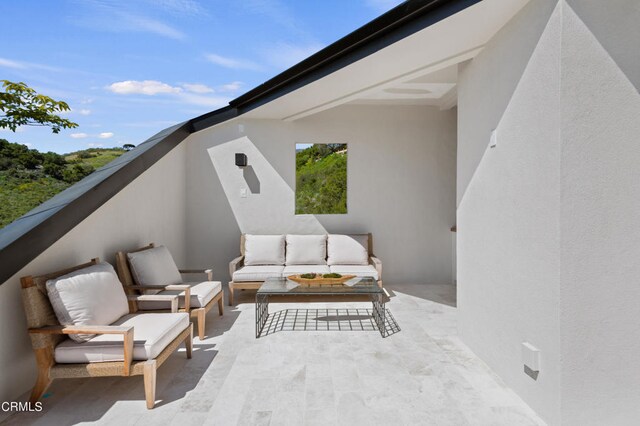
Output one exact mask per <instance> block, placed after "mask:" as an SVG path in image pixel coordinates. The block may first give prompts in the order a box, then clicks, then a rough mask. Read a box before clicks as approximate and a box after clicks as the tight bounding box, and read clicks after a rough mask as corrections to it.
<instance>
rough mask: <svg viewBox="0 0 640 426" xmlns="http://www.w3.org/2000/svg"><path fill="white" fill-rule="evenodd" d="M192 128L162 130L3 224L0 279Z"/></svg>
mask: <svg viewBox="0 0 640 426" xmlns="http://www.w3.org/2000/svg"><path fill="white" fill-rule="evenodd" d="M190 130H191V122H190V121H187V122H185V123H182V124H179V125H177V126H174V127H173V128H169V129H167V130H164V131H162V132H160V133H158V134H157V135H155V136H153V137H151V138H150V139H148V140H147V141H146V142H144V143H143V144H140V145H139V146H138V147H137V148H136V149H135V150H133V151H130V152H129V153H126V154H124V155H122V156H121V157H120V158H118V159H117V160H114V161H112V162H111V163H109V164H108V165H107V166H105V167H103V168H101V169H99V170H98V171H96V172H94V173H92V174H91V175H89V176H87V177H86V178H85V179H83V180H82V181H80V182H78V183H77V184H75V185H73V186H71V187H70V188H67V189H66V190H65V191H63V192H61V193H59V194H58V195H56V196H55V197H53V198H51V199H50V200H48V201H46V202H44V203H43V204H41V205H40V206H38V207H37V208H36V209H34V210H32V211H30V212H29V213H27V214H26V215H25V216H22V217H21V218H19V219H17V220H16V221H15V222H13V223H11V224H9V225H7V226H6V227H5V228H4V229H2V232H1V233H0V255H1V261H0V284H1V283H4V282H5V281H7V280H8V279H9V278H11V276H13V274H15V273H16V272H17V271H19V270H20V269H22V268H23V267H24V266H26V265H27V264H28V263H29V262H31V261H32V260H33V259H35V258H36V257H37V256H38V255H40V254H41V253H42V252H44V251H45V250H46V249H47V248H49V247H51V245H52V244H53V243H55V242H56V241H58V240H59V239H60V238H61V237H62V236H64V235H65V234H66V233H67V232H69V231H70V230H71V229H73V228H74V227H75V226H76V225H77V224H79V223H80V222H81V221H82V220H84V219H85V218H87V217H88V216H89V215H90V214H91V213H93V212H94V211H96V210H97V209H98V208H100V206H102V205H103V204H104V203H105V202H107V201H108V200H109V199H111V197H113V196H114V195H116V194H117V193H118V192H120V190H121V189H123V188H124V187H125V186H127V185H128V184H129V183H131V182H132V181H133V180H134V179H135V178H137V177H138V176H140V175H141V174H142V173H143V172H144V171H145V170H147V169H148V168H149V167H151V165H153V164H154V163H155V162H156V161H158V160H159V159H160V158H162V157H164V155H165V154H167V153H168V152H169V151H171V150H172V149H173V148H175V147H176V146H177V145H178V144H179V143H180V142H182V141H183V140H184V139H186V137H187V136H189V134H190ZM114 163H117V164H114Z"/></svg>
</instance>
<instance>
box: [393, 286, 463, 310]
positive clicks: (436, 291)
mask: <svg viewBox="0 0 640 426" xmlns="http://www.w3.org/2000/svg"><path fill="white" fill-rule="evenodd" d="M384 288H385V290H387V293H389V296H390V297H391V299H392V300H393V298H394V297H395V296H396V294H395V292H396V291H397V292H398V293H402V294H408V295H410V296H413V297H417V298H420V299H424V300H430V301H431V302H435V303H440V304H442V305H447V306H451V307H453V308H455V307H456V306H457V294H456V292H457V290H456V289H457V287H456V286H455V285H453V284H385V285H384Z"/></svg>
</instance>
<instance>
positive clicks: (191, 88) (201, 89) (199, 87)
mask: <svg viewBox="0 0 640 426" xmlns="http://www.w3.org/2000/svg"><path fill="white" fill-rule="evenodd" d="M182 87H184V89H185V90H186V91H188V92H191V93H213V92H214V90H213V89H212V88H211V87H209V86H207V85H205V84H199V83H184V84H183V85H182Z"/></svg>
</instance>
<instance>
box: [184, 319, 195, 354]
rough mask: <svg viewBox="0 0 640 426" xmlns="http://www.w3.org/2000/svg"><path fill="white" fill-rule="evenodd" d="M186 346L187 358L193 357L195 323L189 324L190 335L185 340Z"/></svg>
mask: <svg viewBox="0 0 640 426" xmlns="http://www.w3.org/2000/svg"><path fill="white" fill-rule="evenodd" d="M184 346H185V348H186V349H187V358H188V359H191V353H192V352H193V323H191V324H189V335H188V336H187V338H186V339H185V340H184Z"/></svg>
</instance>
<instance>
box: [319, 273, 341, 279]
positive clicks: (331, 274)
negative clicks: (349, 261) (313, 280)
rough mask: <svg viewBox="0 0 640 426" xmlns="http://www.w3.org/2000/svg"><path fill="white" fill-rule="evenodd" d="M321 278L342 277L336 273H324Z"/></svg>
mask: <svg viewBox="0 0 640 426" xmlns="http://www.w3.org/2000/svg"><path fill="white" fill-rule="evenodd" d="M322 277H323V278H342V275H340V274H336V273H333V272H332V273H330V274H324V275H323V276H322Z"/></svg>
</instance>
